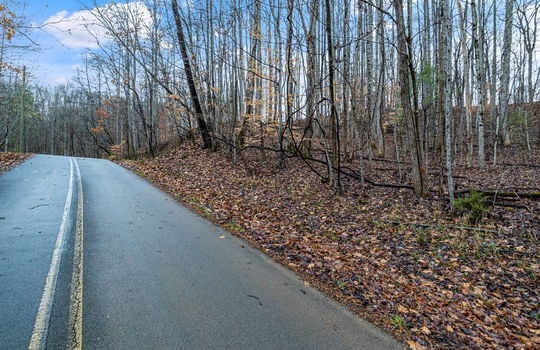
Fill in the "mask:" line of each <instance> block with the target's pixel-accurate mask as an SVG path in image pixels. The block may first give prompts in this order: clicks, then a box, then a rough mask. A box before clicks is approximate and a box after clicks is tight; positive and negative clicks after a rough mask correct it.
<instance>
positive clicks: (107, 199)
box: [0, 156, 402, 349]
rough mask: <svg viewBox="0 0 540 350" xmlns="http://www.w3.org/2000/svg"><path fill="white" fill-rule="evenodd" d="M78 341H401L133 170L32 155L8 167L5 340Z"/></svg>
mask: <svg viewBox="0 0 540 350" xmlns="http://www.w3.org/2000/svg"><path fill="white" fill-rule="evenodd" d="M78 169H80V179H81V180H82V181H81V182H82V187H81V186H80V184H79V176H78ZM79 189H82V191H79ZM81 199H82V200H81ZM80 204H83V205H80ZM83 210H84V220H82V214H83ZM77 227H79V228H80V229H79V230H77ZM82 228H84V230H82ZM63 231H65V234H64V235H62V232H63ZM77 232H78V233H77ZM82 242H84V248H83V246H82ZM82 252H84V259H82ZM82 261H84V264H83V263H82ZM55 271H56V273H55ZM81 281H82V284H81ZM73 286H75V287H73ZM47 295H49V297H47ZM31 339H32V341H31ZM81 343H82V346H83V347H84V348H86V349H399V348H402V346H401V345H400V344H399V343H398V342H396V341H395V340H394V339H393V338H391V337H390V336H388V335H387V334H385V333H384V332H382V331H381V330H379V329H377V328H375V327H373V326H372V325H370V324H369V323H367V322H365V321H363V320H361V319H359V318H357V317H355V316H354V315H352V314H350V313H349V312H347V311H346V310H345V309H344V308H342V307H341V306H339V305H337V304H336V303H334V302H333V301H331V300H329V299H328V298H326V297H324V296H323V295H322V294H321V293H319V292H317V291H316V290H314V289H311V288H309V287H306V286H304V284H303V283H302V281H301V280H299V279H298V278H297V277H296V276H295V275H294V274H292V273H290V272H289V271H287V270H286V269H284V268H282V267H281V266H279V265H278V264H275V263H273V262H272V261H270V260H269V259H268V258H267V257H265V256H264V255H263V254H261V253H260V252H258V251H256V250H254V249H251V248H249V246H248V245H247V244H246V243H245V242H242V241H241V240H239V239H237V238H234V237H232V236H231V235H230V234H228V233H226V232H224V231H222V230H221V229H220V228H218V227H216V226H214V225H212V224H211V223H209V222H208V221H206V220H204V219H202V218H200V217H198V216H197V215H195V214H193V213H191V212H189V211H188V210H187V209H185V208H184V207H182V206H181V205H179V204H178V203H176V202H175V201H174V200H173V199H171V198H170V197H169V196H168V195H166V194H164V193H163V192H161V191H159V190H158V189H156V188H154V187H153V186H152V185H151V184H149V183H148V182H146V181H144V180H142V179H140V178H139V177H137V176H136V175H134V174H132V173H130V172H129V171H126V170H125V169H123V168H121V167H119V166H117V165H115V164H113V163H111V162H109V161H105V160H95V159H81V158H78V159H74V158H66V157H53V156H35V157H34V158H32V159H31V160H29V161H27V162H26V163H24V164H23V165H21V166H19V167H17V168H15V169H14V170H12V171H10V172H8V173H6V174H4V175H1V176H0V349H27V348H40V347H46V348H49V349H63V348H65V346H66V344H68V347H71V348H78V347H79V346H80V345H81Z"/></svg>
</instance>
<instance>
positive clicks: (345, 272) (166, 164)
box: [120, 144, 540, 349]
mask: <svg viewBox="0 0 540 350" xmlns="http://www.w3.org/2000/svg"><path fill="white" fill-rule="evenodd" d="M512 154H513V153H512V152H508V153H507V154H505V155H503V157H509V158H503V159H505V160H513V161H517V160H518V157H516V156H515V154H514V157H513V158H512V156H511V155H512ZM536 157H538V154H536ZM258 159H259V153H258V152H255V151H254V152H252V153H249V152H247V151H246V153H245V158H243V159H242V160H240V161H238V162H237V163H233V162H232V161H231V160H230V159H229V158H227V157H226V156H224V155H223V154H222V153H220V152H209V151H204V150H201V149H200V148H199V147H195V146H192V145H186V144H184V145H182V146H180V147H179V148H173V149H172V150H170V151H168V152H165V153H164V154H162V155H161V156H159V157H157V158H154V159H145V160H140V161H121V162H120V163H121V164H122V165H124V166H126V167H128V168H130V169H132V170H133V171H135V172H136V173H137V174H139V175H141V176H143V177H145V178H146V179H148V180H149V181H151V182H153V183H154V184H156V185H157V186H159V187H161V188H163V189H164V190H166V191H167V192H168V193H170V194H171V195H173V196H175V197H176V198H177V199H179V200H180V201H182V202H183V203H184V204H185V205H187V206H188V207H190V208H192V209H193V210H195V211H196V212H198V213H199V214H200V215H202V216H204V217H206V218H208V219H210V220H212V221H214V222H216V223H218V224H220V225H221V226H222V227H223V228H225V229H227V230H229V231H230V232H232V233H233V234H235V235H237V236H239V237H241V238H243V239H245V240H247V241H248V242H250V244H251V245H253V246H254V247H256V248H257V249H259V250H261V251H263V252H264V253H266V254H268V255H269V256H271V257H272V258H273V259H275V260H277V261H279V262H280V263H281V264H283V265H284V266H286V267H287V268H290V269H292V270H293V271H295V272H296V273H298V274H299V275H300V276H302V278H304V279H305V280H306V283H309V284H311V285H314V286H316V287H317V288H320V289H321V290H323V291H325V292H326V293H327V294H328V295H331V296H332V297H333V298H335V299H337V300H339V301H341V302H342V303H343V304H344V305H346V306H347V307H349V308H350V309H351V310H353V311H355V312H356V313H357V314H359V315H361V316H362V317H364V318H366V319H368V320H370V321H372V322H374V323H376V324H378V325H379V326H381V327H384V328H385V329H387V330H388V331H389V332H391V333H392V334H394V335H395V336H396V337H398V338H400V339H402V340H403V341H404V342H405V343H406V344H408V345H409V346H410V347H411V348H413V349H423V348H469V349H472V348H477V349H482V348H490V347H503V348H527V349H532V348H535V347H538V346H540V334H539V333H540V329H539V321H540V313H539V312H540V310H539V309H538V302H539V290H538V285H539V283H540V279H539V277H540V275H539V272H540V270H539V267H540V266H539V255H538V254H539V251H538V248H539V244H538V243H539V241H538V233H539V232H540V203H539V202H538V200H534V199H526V198H524V199H519V200H518V201H517V202H514V204H516V203H517V204H520V205H515V206H512V207H505V206H504V205H496V206H494V205H493V202H492V200H493V199H491V200H489V201H487V202H486V203H485V206H486V210H487V212H486V213H485V216H483V217H482V218H481V220H480V221H478V222H477V223H472V222H471V221H470V216H468V215H469V214H470V212H464V213H462V214H459V213H456V214H451V213H449V212H448V207H447V203H446V201H445V200H442V199H443V197H444V196H442V197H441V196H440V195H438V194H436V193H432V194H430V196H428V197H426V198H418V197H416V196H414V194H413V192H412V191H411V190H410V189H395V188H384V187H373V186H370V185H367V184H366V186H362V185H361V183H360V181H358V180H355V179H352V178H346V177H345V178H344V180H343V181H344V183H343V185H344V187H345V189H344V192H343V193H344V194H343V195H336V193H335V192H334V191H333V190H332V188H331V187H329V186H328V184H321V182H320V179H319V178H318V177H317V175H316V174H315V173H314V172H313V171H312V170H311V169H309V168H308V167H307V166H306V165H305V163H304V162H303V161H301V160H300V159H295V160H291V161H290V163H289V166H288V167H287V168H286V169H281V170H279V171H278V170H276V168H275V167H273V166H272V164H271V163H270V162H265V161H260V160H258ZM531 164H533V165H532V166H531V167H527V166H522V167H519V166H503V165H500V166H499V167H497V168H491V169H489V170H485V171H482V170H481V169H479V168H473V169H467V168H458V169H457V172H459V175H460V176H458V178H457V179H456V180H457V183H458V184H459V186H460V188H469V187H472V188H477V189H479V190H481V189H496V188H530V187H531V186H532V187H534V186H536V187H537V186H538V184H539V183H540V178H539V176H540V175H539V173H538V169H537V166H538V165H539V164H540V162H539V159H538V158H535V160H534V161H532V162H531ZM534 164H536V165H534ZM378 166H379V167H381V168H382V167H389V168H391V167H395V166H396V165H395V164H392V162H387V163H384V162H381V164H380V165H378ZM374 171H375V170H374ZM387 173H388V174H391V171H387ZM431 178H432V180H434V179H436V176H432V177H431ZM379 180H380V181H381V182H383V180H386V182H392V181H395V180H396V179H395V178H394V177H393V176H392V175H387V177H386V178H380V179H379ZM503 204H504V203H503ZM516 207H517V208H516Z"/></svg>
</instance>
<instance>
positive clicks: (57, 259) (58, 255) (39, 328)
mask: <svg viewBox="0 0 540 350" xmlns="http://www.w3.org/2000/svg"><path fill="white" fill-rule="evenodd" d="M69 163H70V176H69V185H68V193H67V196H66V202H65V205H64V213H63V215H62V221H61V222H60V228H59V230H58V235H57V236H56V243H55V247H54V250H53V255H52V258H51V265H50V267H49V272H48V273H47V278H46V279H45V286H44V288H43V294H42V295H41V300H40V303H39V308H38V312H37V315H36V319H35V322H34V328H33V331H32V336H31V338H30V344H29V345H28V349H29V350H43V349H45V346H46V343H47V331H48V327H49V321H50V318H51V312H52V306H53V302H54V294H55V291H56V282H57V280H58V273H59V270H60V263H61V261H62V255H63V254H62V253H63V250H64V245H65V242H66V234H67V228H68V220H69V218H70V217H71V203H72V200H73V187H74V181H75V180H74V178H75V175H76V177H77V189H78V193H77V217H76V223H75V245H74V252H73V272H72V276H71V293H70V305H69V332H70V334H69V343H68V349H76V350H81V349H82V318H83V236H84V231H83V207H84V202H83V189H82V179H81V172H80V169H79V164H78V163H77V160H76V159H73V158H69ZM74 168H75V169H76V174H75V172H74Z"/></svg>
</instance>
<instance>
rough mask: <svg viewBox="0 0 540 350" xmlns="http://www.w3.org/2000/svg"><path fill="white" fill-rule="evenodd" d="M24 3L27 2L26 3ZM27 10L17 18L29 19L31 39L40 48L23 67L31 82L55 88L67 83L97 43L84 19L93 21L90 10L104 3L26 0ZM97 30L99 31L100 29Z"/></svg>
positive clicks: (29, 54)
mask: <svg viewBox="0 0 540 350" xmlns="http://www.w3.org/2000/svg"><path fill="white" fill-rule="evenodd" d="M23 1H24V0H23ZM24 2H25V3H26V6H25V7H18V8H17V7H16V8H14V11H15V12H16V13H17V15H20V14H21V13H22V14H23V15H24V16H25V18H26V22H27V23H30V24H31V26H32V30H31V34H30V36H31V38H32V39H33V41H34V42H35V43H37V44H38V45H39V46H38V47H37V48H36V50H31V51H29V52H28V51H25V52H24V53H23V54H22V55H21V57H20V58H19V60H20V62H19V65H26V66H27V71H28V72H29V74H30V82H31V83H35V84H39V85H45V86H55V85H59V84H65V83H67V82H68V81H69V80H70V79H71V78H73V77H74V76H75V75H76V71H77V69H78V68H82V64H83V62H84V58H85V56H86V55H87V53H88V50H89V49H94V48H96V41H95V40H94V39H93V37H92V36H91V35H90V34H88V33H87V31H85V30H84V27H83V25H82V22H83V19H84V18H87V19H88V18H91V16H90V15H89V11H88V10H89V9H91V8H94V3H97V5H103V4H105V3H106V1H103V0H82V1H77V0H45V1H44V0H25V1H24ZM96 31H97V29H96Z"/></svg>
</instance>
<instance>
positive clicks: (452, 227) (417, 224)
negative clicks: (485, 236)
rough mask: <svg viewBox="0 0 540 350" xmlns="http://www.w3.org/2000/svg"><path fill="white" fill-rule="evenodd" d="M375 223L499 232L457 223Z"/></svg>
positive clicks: (384, 221)
mask: <svg viewBox="0 0 540 350" xmlns="http://www.w3.org/2000/svg"><path fill="white" fill-rule="evenodd" d="M373 222H374V223H379V224H389V225H395V226H399V225H407V226H415V227H424V228H451V229H457V230H468V231H479V232H489V233H499V231H497V230H490V229H486V228H479V227H469V226H457V225H432V224H421V223H416V222H401V221H389V220H373Z"/></svg>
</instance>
